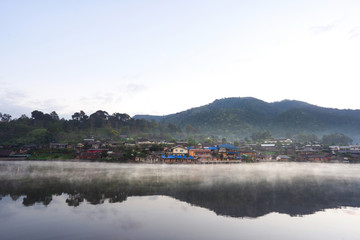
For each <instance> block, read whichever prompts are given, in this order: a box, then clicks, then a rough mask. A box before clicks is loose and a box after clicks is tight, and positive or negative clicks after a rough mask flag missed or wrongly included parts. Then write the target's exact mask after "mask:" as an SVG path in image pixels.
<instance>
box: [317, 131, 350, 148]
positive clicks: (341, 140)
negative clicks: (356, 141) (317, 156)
mask: <svg viewBox="0 0 360 240" xmlns="http://www.w3.org/2000/svg"><path fill="white" fill-rule="evenodd" d="M321 142H322V144H324V145H350V144H351V143H352V142H353V140H352V139H351V138H349V137H348V136H346V135H344V134H342V133H333V134H329V135H324V136H323V137H322V140H321Z"/></svg>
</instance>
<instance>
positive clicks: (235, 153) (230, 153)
mask: <svg viewBox="0 0 360 240" xmlns="http://www.w3.org/2000/svg"><path fill="white" fill-rule="evenodd" d="M228 153H229V154H237V153H239V152H228Z"/></svg>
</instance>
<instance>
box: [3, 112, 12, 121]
mask: <svg viewBox="0 0 360 240" xmlns="http://www.w3.org/2000/svg"><path fill="white" fill-rule="evenodd" d="M0 121H1V122H10V121H11V115H10V114H6V113H4V114H2V113H0Z"/></svg>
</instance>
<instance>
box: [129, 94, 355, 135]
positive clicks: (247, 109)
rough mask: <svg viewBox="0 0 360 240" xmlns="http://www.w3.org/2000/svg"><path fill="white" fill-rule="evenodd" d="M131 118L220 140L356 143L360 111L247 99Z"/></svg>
mask: <svg viewBox="0 0 360 240" xmlns="http://www.w3.org/2000/svg"><path fill="white" fill-rule="evenodd" d="M134 118H136V119H139V118H145V119H147V120H152V119H154V120H157V121H166V122H170V123H173V124H176V125H178V126H180V127H182V128H184V129H186V127H187V126H191V127H193V128H195V129H197V130H198V131H199V132H200V133H203V134H211V135H217V136H224V137H239V136H243V137H245V136H250V135H251V133H253V132H257V131H264V130H269V131H271V132H272V134H273V136H275V137H281V136H282V137H283V136H285V135H294V134H298V133H314V134H317V135H323V134H329V133H344V134H347V135H349V136H350V137H352V138H353V139H360V110H346V109H345V110H340V109H334V108H323V107H319V106H316V105H312V104H309V103H306V102H301V101H295V100H283V101H280V102H272V103H268V102H265V101H262V100H259V99H256V98H251V97H245V98H224V99H218V100H215V101H214V102H212V103H210V104H207V105H204V106H201V107H196V108H192V109H189V110H186V111H183V112H179V113H175V114H170V115H165V116H151V115H145V117H144V115H142V116H141V115H139V116H134Z"/></svg>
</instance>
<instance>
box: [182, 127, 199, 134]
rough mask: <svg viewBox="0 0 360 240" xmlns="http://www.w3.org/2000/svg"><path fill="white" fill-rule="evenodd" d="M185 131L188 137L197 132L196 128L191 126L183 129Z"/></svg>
mask: <svg viewBox="0 0 360 240" xmlns="http://www.w3.org/2000/svg"><path fill="white" fill-rule="evenodd" d="M185 131H186V133H187V134H188V135H190V134H191V135H194V134H196V133H197V132H198V130H197V129H196V128H194V127H193V126H191V125H187V126H186V128H185Z"/></svg>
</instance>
